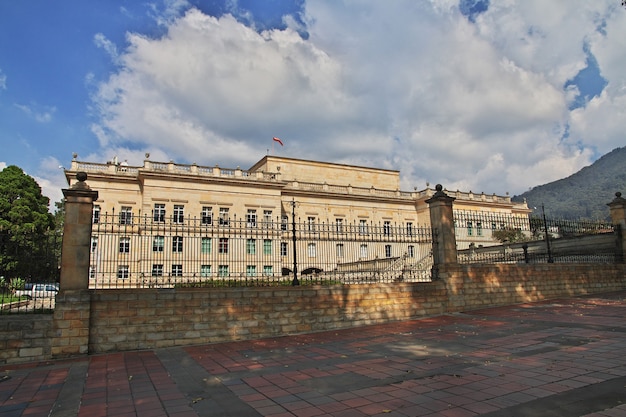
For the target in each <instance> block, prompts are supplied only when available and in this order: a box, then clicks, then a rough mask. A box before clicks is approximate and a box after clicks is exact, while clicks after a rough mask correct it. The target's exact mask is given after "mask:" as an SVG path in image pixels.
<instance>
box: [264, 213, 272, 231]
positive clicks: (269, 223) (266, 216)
mask: <svg viewBox="0 0 626 417" xmlns="http://www.w3.org/2000/svg"><path fill="white" fill-rule="evenodd" d="M263 224H264V227H265V228H266V229H269V228H271V226H272V210H263Z"/></svg>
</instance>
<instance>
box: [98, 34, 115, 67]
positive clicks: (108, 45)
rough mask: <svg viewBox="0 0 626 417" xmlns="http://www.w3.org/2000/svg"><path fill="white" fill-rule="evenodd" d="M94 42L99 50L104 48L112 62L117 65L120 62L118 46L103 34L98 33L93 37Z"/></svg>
mask: <svg viewBox="0 0 626 417" xmlns="http://www.w3.org/2000/svg"><path fill="white" fill-rule="evenodd" d="M93 42H94V44H95V45H96V46H97V47H98V48H102V49H103V50H104V51H105V52H106V53H107V54H108V55H109V57H111V61H113V62H114V63H117V62H118V60H119V53H118V52H117V46H116V45H115V43H113V42H111V41H110V40H109V39H107V38H106V36H104V34H102V33H96V34H95V35H94V37H93Z"/></svg>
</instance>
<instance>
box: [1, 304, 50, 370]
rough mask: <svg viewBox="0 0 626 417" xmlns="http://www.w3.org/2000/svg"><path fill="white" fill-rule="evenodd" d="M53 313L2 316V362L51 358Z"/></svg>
mask: <svg viewBox="0 0 626 417" xmlns="http://www.w3.org/2000/svg"><path fill="white" fill-rule="evenodd" d="M51 332H52V314H25V315H2V316H0V363H17V362H31V361H41V360H45V359H50V357H51V350H50V335H51Z"/></svg>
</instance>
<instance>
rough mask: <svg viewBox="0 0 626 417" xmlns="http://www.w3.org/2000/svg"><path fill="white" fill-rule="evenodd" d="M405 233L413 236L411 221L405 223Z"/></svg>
mask: <svg viewBox="0 0 626 417" xmlns="http://www.w3.org/2000/svg"><path fill="white" fill-rule="evenodd" d="M406 235H407V236H413V223H411V222H408V223H407V224H406Z"/></svg>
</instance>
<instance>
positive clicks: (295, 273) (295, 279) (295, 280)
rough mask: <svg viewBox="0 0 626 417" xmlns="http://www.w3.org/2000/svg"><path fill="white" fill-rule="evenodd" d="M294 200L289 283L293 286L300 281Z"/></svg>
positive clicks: (294, 202)
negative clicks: (291, 260) (291, 266)
mask: <svg viewBox="0 0 626 417" xmlns="http://www.w3.org/2000/svg"><path fill="white" fill-rule="evenodd" d="M296 204H297V203H296V200H294V199H292V200H291V235H292V236H291V238H292V242H293V281H291V285H293V286H294V287H295V286H297V285H300V281H298V261H297V259H298V258H297V251H296Z"/></svg>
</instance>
